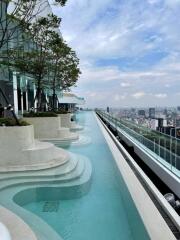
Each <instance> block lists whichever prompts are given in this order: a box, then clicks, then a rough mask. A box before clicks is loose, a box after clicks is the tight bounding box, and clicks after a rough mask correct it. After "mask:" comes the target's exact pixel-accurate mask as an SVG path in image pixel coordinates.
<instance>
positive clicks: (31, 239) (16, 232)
mask: <svg viewBox="0 0 180 240" xmlns="http://www.w3.org/2000/svg"><path fill="white" fill-rule="evenodd" d="M0 222H2V223H3V224H4V225H5V226H6V227H7V228H8V230H9V232H10V236H11V238H12V240H37V237H36V235H35V234H34V233H33V231H32V230H31V229H30V227H29V226H28V225H27V224H26V223H25V222H24V221H23V220H22V219H21V218H19V217H18V216H17V215H15V214H14V213H13V212H11V211H10V210H8V209H6V208H4V207H2V206H1V207H0ZM0 239H1V236H0Z"/></svg>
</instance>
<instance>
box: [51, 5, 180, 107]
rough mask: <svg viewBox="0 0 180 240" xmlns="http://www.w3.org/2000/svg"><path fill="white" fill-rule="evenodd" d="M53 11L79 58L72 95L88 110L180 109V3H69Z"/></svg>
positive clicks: (65, 36) (63, 33) (66, 38)
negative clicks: (84, 100)
mask: <svg viewBox="0 0 180 240" xmlns="http://www.w3.org/2000/svg"><path fill="white" fill-rule="evenodd" d="M54 11H55V12H56V13H58V15H59V16H61V17H62V24H61V31H62V35H63V37H64V38H65V40H66V41H67V42H68V43H69V44H70V45H71V46H72V47H73V49H75V50H76V51H77V54H78V56H79V58H80V64H81V70H82V76H81V78H80V80H79V82H78V84H77V86H78V87H77V88H75V89H73V91H75V92H76V93H78V94H79V95H81V96H85V97H86V100H87V106H88V107H95V106H96V107H106V105H107V103H108V105H109V106H113V107H122V106H125V107H130V106H137V107H148V106H167V107H168V106H171V105H172V106H176V105H178V100H179V97H180V81H179V78H180V60H179V59H180V47H179V37H180V36H179V35H180V32H179V28H180V26H179V25H180V23H179V21H178V15H179V11H180V1H179V0H143V1H142V0H141V1H140V0H132V1H124V0H121V1H117V0H106V1H101V0H99V1H98V2H97V1H94V0H92V1H90V2H89V1H88V0H83V1H73V0H69V1H68V2H67V4H66V7H64V8H62V9H56V7H54Z"/></svg>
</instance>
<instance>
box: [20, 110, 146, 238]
mask: <svg viewBox="0 0 180 240" xmlns="http://www.w3.org/2000/svg"><path fill="white" fill-rule="evenodd" d="M77 119H78V123H79V124H81V125H85V126H86V128H85V131H84V133H83V134H87V135H88V136H90V137H91V139H92V142H91V144H89V145H83V146H82V147H80V146H78V147H77V146H69V147H68V150H70V151H71V152H74V153H78V154H81V155H84V156H86V157H88V158H89V159H90V160H91V163H92V167H93V173H92V183H91V188H90V191H89V192H88V193H87V194H86V195H85V196H83V197H81V198H77V199H70V200H60V201H59V207H58V208H57V211H53V212H45V211H43V206H44V204H45V202H43V201H40V202H38V201H37V202H32V203H29V204H27V205H25V206H23V207H24V208H25V209H28V210H29V211H31V212H33V213H35V214H36V215H38V216H39V217H41V218H42V219H43V220H44V221H46V222H47V223H48V224H49V225H50V226H51V227H52V228H53V229H55V230H56V231H57V232H58V233H59V235H60V236H62V238H63V239H64V240H145V239H149V236H148V234H147V232H146V230H145V227H144V225H143V223H142V221H141V218H140V216H139V214H138V212H137V210H136V208H135V205H134V203H133V201H132V199H131V197H130V194H129V192H128V190H127V188H126V185H125V183H124V182H123V179H122V177H121V175H120V174H119V171H118V169H117V167H116V164H115V161H114V159H113V156H112V154H111V152H110V150H109V148H108V146H107V144H106V141H105V139H104V136H103V135H102V133H101V130H100V128H99V126H98V124H97V121H96V119H95V116H94V113H93V112H85V113H80V114H78V116H77ZM47 194H48V193H47ZM50 240H51V239H50ZM52 240H53V239H52Z"/></svg>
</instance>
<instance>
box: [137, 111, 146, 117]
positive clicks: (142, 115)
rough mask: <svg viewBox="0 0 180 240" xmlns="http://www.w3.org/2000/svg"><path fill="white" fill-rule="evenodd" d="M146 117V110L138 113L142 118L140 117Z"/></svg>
mask: <svg viewBox="0 0 180 240" xmlns="http://www.w3.org/2000/svg"><path fill="white" fill-rule="evenodd" d="M145 115H146V112H145V110H139V111H138V116H140V117H145Z"/></svg>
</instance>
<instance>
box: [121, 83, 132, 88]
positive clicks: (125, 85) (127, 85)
mask: <svg viewBox="0 0 180 240" xmlns="http://www.w3.org/2000/svg"><path fill="white" fill-rule="evenodd" d="M130 86H131V84H130V83H129V82H122V83H121V87H123V88H127V87H130Z"/></svg>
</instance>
